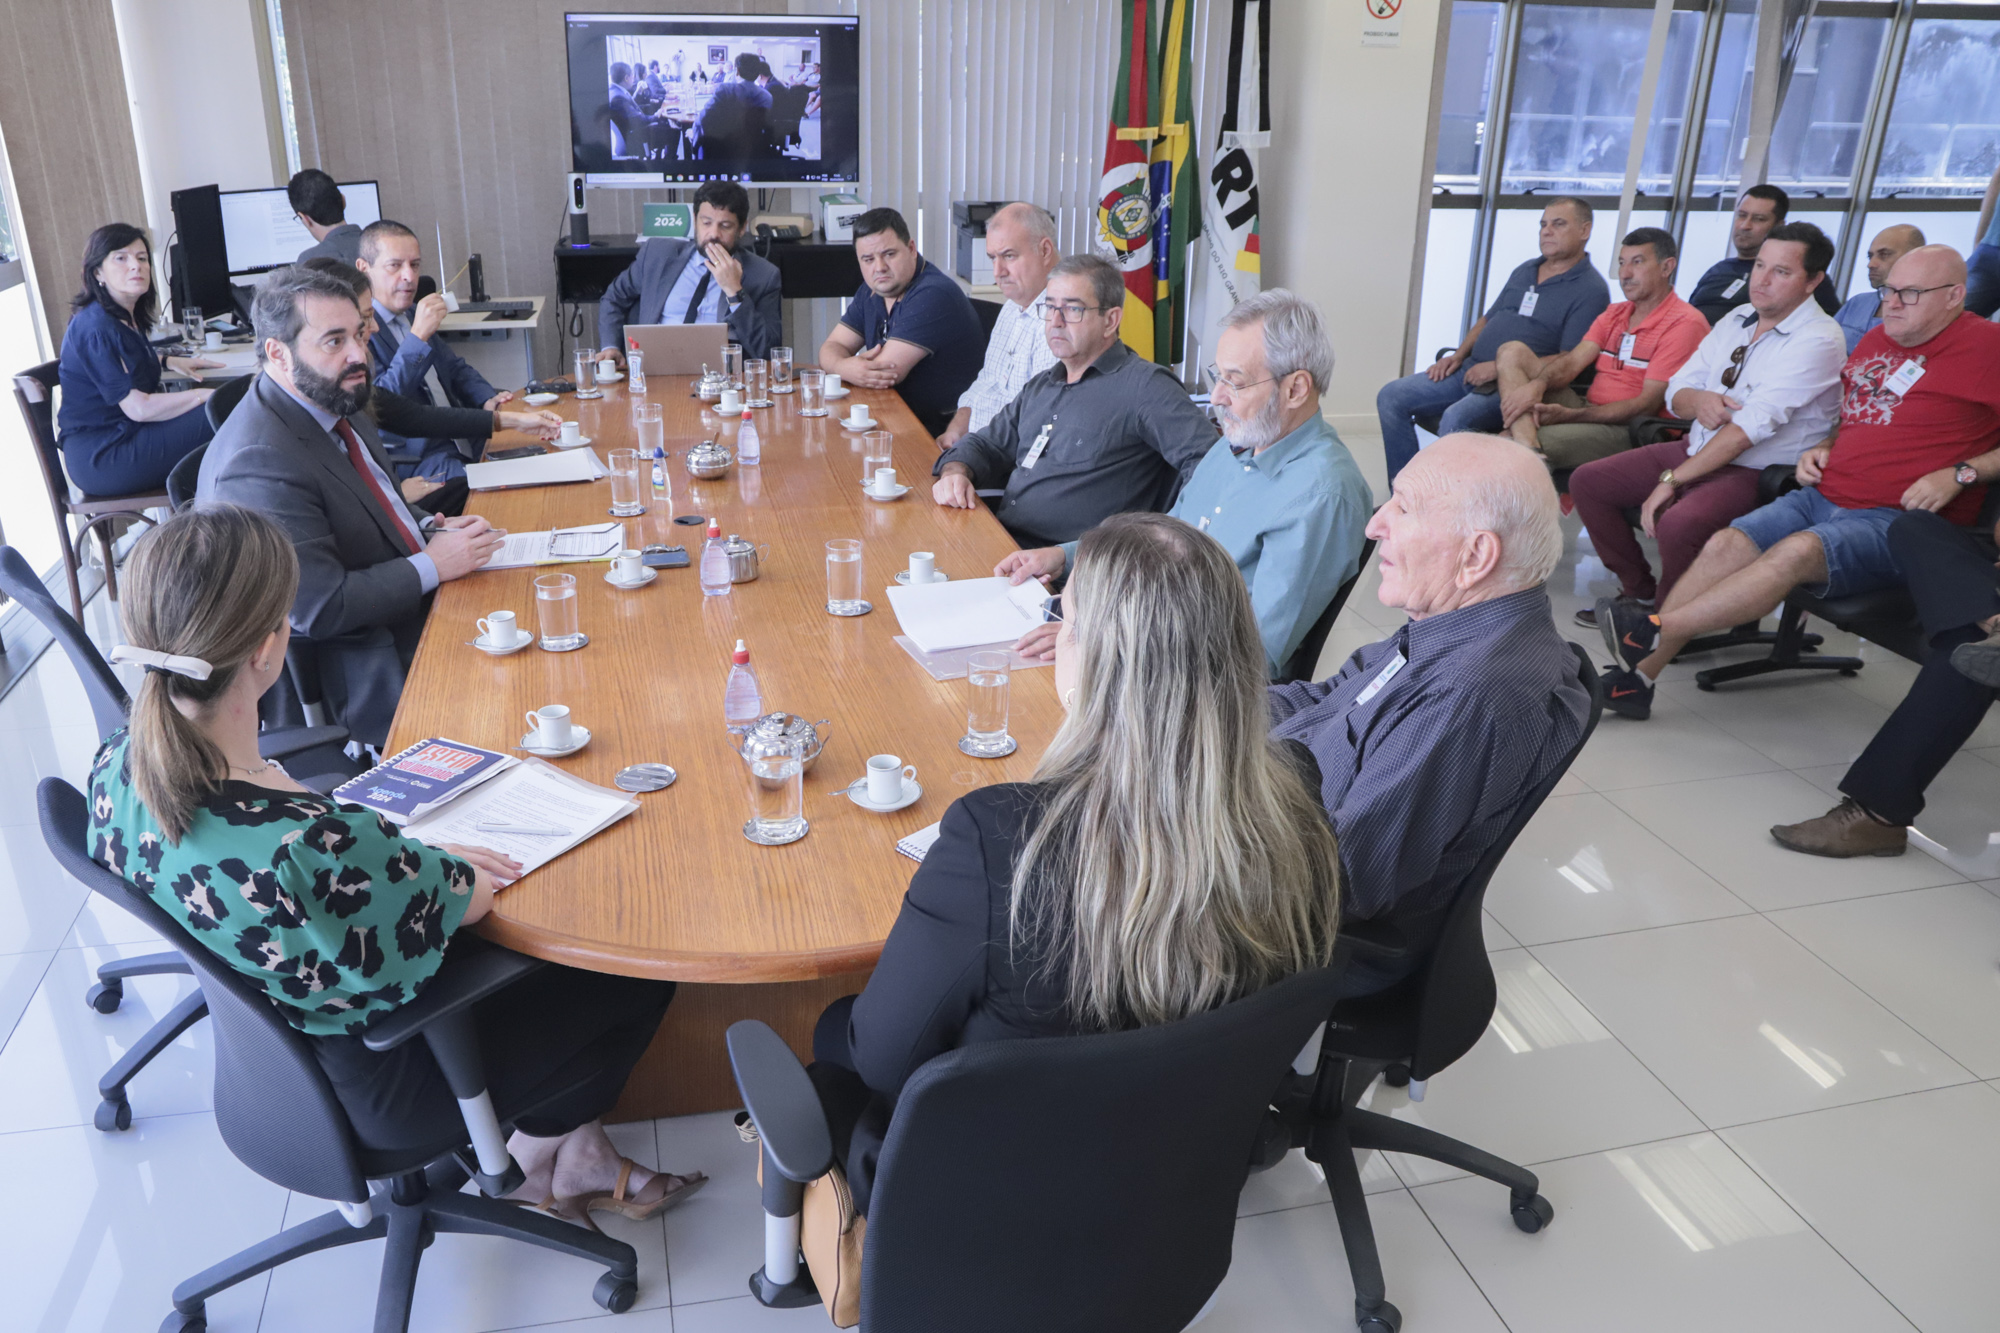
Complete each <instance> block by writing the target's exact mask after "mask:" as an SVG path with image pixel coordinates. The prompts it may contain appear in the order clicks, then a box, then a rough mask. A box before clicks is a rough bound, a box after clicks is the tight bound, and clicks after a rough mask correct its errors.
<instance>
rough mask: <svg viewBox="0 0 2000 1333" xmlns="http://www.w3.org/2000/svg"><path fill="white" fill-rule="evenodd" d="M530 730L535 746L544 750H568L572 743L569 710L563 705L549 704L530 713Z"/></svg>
mask: <svg viewBox="0 0 2000 1333" xmlns="http://www.w3.org/2000/svg"><path fill="white" fill-rule="evenodd" d="M527 717H528V728H529V730H530V731H531V732H533V734H534V737H535V742H534V743H535V744H536V745H537V746H538V747H540V748H541V749H544V750H567V749H568V748H569V743H570V729H569V709H568V708H567V707H565V706H564V705H562V704H549V705H547V706H546V707H543V708H537V709H536V710H535V711H534V712H532V713H529V714H528V715H527Z"/></svg>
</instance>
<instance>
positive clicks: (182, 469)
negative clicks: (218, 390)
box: [167, 398, 215, 514]
mask: <svg viewBox="0 0 2000 1333" xmlns="http://www.w3.org/2000/svg"><path fill="white" fill-rule="evenodd" d="M208 410H209V412H210V416H209V420H210V421H214V420H215V417H214V415H213V414H214V411H215V399H213V398H211V399H209V400H208ZM206 457H208V445H206V444H198V445H196V446H195V447H194V450H193V452H191V453H188V454H185V455H183V456H182V458H181V461H180V462H178V463H176V464H174V465H173V467H172V468H171V469H170V470H169V471H168V472H167V504H168V505H169V506H171V507H172V508H173V511H174V512H175V513H176V514H178V513H180V512H181V510H183V509H186V508H187V507H188V506H189V505H191V504H193V503H194V493H195V487H196V486H197V485H198V484H199V483H200V481H201V460H202V459H204V458H206Z"/></svg>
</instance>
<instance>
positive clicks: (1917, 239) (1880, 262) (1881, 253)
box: [1833, 222, 1924, 356]
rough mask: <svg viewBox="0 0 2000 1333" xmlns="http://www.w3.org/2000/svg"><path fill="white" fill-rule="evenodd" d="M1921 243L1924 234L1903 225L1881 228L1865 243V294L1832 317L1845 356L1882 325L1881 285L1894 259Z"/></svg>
mask: <svg viewBox="0 0 2000 1333" xmlns="http://www.w3.org/2000/svg"><path fill="white" fill-rule="evenodd" d="M1923 243H1924V234H1923V233H1922V232H1921V231H1918V230H1917V229H1916V228H1915V227H1912V226H1910V225H1909V224H1908V223H1907V222H1902V223H1898V224H1896V225H1895V226H1893V227H1884V228H1882V230H1881V231H1878V232H1876V233H1875V239H1874V240H1872V241H1870V242H1869V243H1868V290H1867V291H1865V292H1859V293H1856V294H1855V295H1853V296H1850V297H1849V298H1848V299H1847V304H1846V305H1843V306H1842V307H1841V308H1840V309H1839V310H1837V311H1836V312H1834V316H1833V322H1834V323H1836V324H1838V325H1840V331H1841V332H1842V333H1844V334H1846V335H1847V354H1848V355H1849V356H1852V355H1853V354H1854V349H1855V348H1856V347H1859V346H1860V345H1861V340H1862V338H1864V337H1866V336H1867V334H1868V331H1869V330H1870V329H1872V328H1875V327H1876V326H1877V325H1879V324H1881V322H1882V284H1883V283H1885V282H1887V281H1888V280H1889V270H1890V269H1892V268H1894V267H1895V266H1896V261H1897V260H1898V259H1901V258H1902V257H1903V256H1904V255H1906V254H1908V253H1910V251H1912V250H1914V249H1916V248H1917V247H1918V246H1920V245H1922V244H1923Z"/></svg>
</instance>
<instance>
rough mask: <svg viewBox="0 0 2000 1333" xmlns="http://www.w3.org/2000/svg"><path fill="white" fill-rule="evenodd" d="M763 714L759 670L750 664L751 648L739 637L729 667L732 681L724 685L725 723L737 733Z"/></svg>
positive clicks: (723, 706)
mask: <svg viewBox="0 0 2000 1333" xmlns="http://www.w3.org/2000/svg"><path fill="white" fill-rule="evenodd" d="M762 716H764V692H763V690H761V689H759V688H758V686H757V673H756V672H755V671H753V670H751V668H750V650H749V649H748V648H746V647H745V646H744V644H743V640H741V639H738V640H737V641H736V652H735V653H734V654H733V656H732V658H731V662H730V667H729V683H728V684H727V685H725V686H723V687H722V723H723V725H724V726H726V727H728V728H729V730H730V731H732V732H734V733H736V734H737V735H739V736H740V735H742V734H743V732H745V731H746V730H748V729H749V727H750V725H751V724H752V723H753V722H755V721H756V720H757V719H758V718H760V717H762Z"/></svg>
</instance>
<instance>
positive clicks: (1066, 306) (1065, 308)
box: [1035, 301, 1110, 324]
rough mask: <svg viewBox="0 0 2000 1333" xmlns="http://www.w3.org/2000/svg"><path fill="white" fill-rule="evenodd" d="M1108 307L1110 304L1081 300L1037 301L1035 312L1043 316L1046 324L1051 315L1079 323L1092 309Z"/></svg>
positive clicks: (1064, 321)
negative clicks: (1086, 302)
mask: <svg viewBox="0 0 2000 1333" xmlns="http://www.w3.org/2000/svg"><path fill="white" fill-rule="evenodd" d="M1108 309H1110V307H1109V306H1101V305H1085V304H1084V303H1083V302H1081V301H1037V302H1035V313H1036V314H1037V315H1039V316H1040V317H1041V320H1042V322H1043V323H1044V324H1046V323H1048V321H1049V316H1050V315H1054V316H1055V317H1056V320H1057V322H1059V323H1063V324H1078V323H1081V322H1082V320H1083V317H1084V316H1085V315H1087V314H1089V313H1090V312H1091V311H1093V310H1108Z"/></svg>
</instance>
